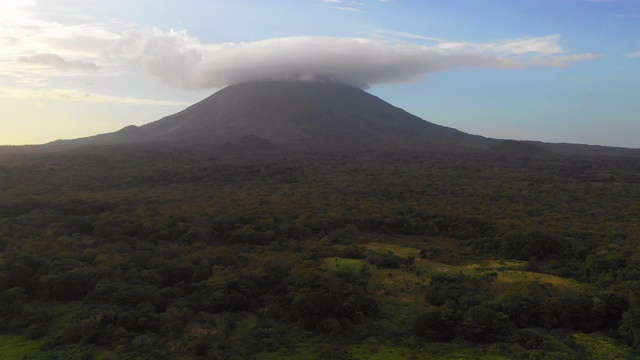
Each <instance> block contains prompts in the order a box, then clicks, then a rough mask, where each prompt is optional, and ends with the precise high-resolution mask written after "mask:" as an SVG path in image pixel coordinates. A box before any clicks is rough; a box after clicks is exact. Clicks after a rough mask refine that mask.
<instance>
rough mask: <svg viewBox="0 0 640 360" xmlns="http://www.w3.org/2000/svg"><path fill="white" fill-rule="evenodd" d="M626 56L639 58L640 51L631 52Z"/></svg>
mask: <svg viewBox="0 0 640 360" xmlns="http://www.w3.org/2000/svg"><path fill="white" fill-rule="evenodd" d="M625 57H626V58H627V59H638V58H640V51H635V52H632V53H629V54H627V55H625Z"/></svg>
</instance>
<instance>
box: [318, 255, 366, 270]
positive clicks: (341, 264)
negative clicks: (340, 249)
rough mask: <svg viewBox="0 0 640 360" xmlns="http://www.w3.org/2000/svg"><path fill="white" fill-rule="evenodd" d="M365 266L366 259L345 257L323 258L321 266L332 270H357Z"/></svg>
mask: <svg viewBox="0 0 640 360" xmlns="http://www.w3.org/2000/svg"><path fill="white" fill-rule="evenodd" d="M365 266H366V261H364V260H360V259H347V258H341V257H329V258H326V259H324V264H323V265H322V267H323V268H325V269H327V270H332V271H351V272H358V271H360V270H361V269H362V268H364V267H365Z"/></svg>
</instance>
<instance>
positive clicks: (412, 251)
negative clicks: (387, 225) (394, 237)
mask: <svg viewBox="0 0 640 360" xmlns="http://www.w3.org/2000/svg"><path fill="white" fill-rule="evenodd" d="M359 245H362V246H364V247H366V248H367V249H369V250H371V251H376V252H379V253H386V252H392V253H394V254H396V255H398V256H401V257H408V256H414V257H417V256H418V255H419V254H420V250H419V249H416V248H411V247H407V246H403V245H397V244H396V243H394V244H386V243H379V242H370V243H366V244H359Z"/></svg>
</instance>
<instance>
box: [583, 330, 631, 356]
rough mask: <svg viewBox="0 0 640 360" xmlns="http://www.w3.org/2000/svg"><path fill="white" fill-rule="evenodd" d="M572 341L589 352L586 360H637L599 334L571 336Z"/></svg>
mask: <svg viewBox="0 0 640 360" xmlns="http://www.w3.org/2000/svg"><path fill="white" fill-rule="evenodd" d="M573 339H574V340H575V341H576V342H577V343H578V344H580V345H582V346H584V347H585V348H586V349H587V350H588V351H589V356H588V357H587V359H588V360H625V359H629V360H630V359H637V358H638V357H637V356H636V355H634V354H633V351H632V350H631V349H630V348H628V347H626V346H623V345H619V344H616V343H615V341H613V339H611V338H608V337H606V336H603V335H600V334H580V333H576V334H573Z"/></svg>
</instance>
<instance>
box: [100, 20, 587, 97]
mask: <svg viewBox="0 0 640 360" xmlns="http://www.w3.org/2000/svg"><path fill="white" fill-rule="evenodd" d="M559 40H560V37H559V36H557V35H552V36H547V37H540V38H519V39H513V40H506V41H499V42H493V43H467V42H450V43H448V42H440V43H438V44H436V45H433V46H424V45H414V44H398V43H390V42H386V41H383V40H379V39H367V38H337V37H288V38H275V39H267V40H262V41H256V42H247V43H223V44H202V43H200V42H199V41H198V40H197V39H195V38H192V37H190V36H188V35H187V33H186V32H185V31H179V32H177V31H169V32H163V31H160V30H157V29H153V30H150V31H139V30H134V31H130V32H128V33H127V34H126V35H125V36H123V37H122V38H121V39H120V40H118V41H117V42H116V43H115V44H114V46H113V47H112V48H111V49H110V50H109V52H108V53H109V54H110V56H111V57H112V58H120V59H124V60H126V61H128V62H129V63H131V64H135V65H137V66H138V67H140V68H141V69H142V70H143V71H145V72H146V73H148V74H151V75H154V76H157V77H159V78H160V79H162V80H163V81H164V82H166V83H168V84H171V85H174V86H178V87H185V88H208V87H223V86H226V85H230V84H235V83H241V82H248V81H262V80H322V81H331V82H339V83H344V84H348V85H353V86H360V87H367V86H369V85H374V84H384V83H401V82H415V81H419V80H420V79H422V77H423V76H424V75H426V74H429V73H433V72H438V71H445V70H451V69H455V68H461V67H487V68H502V69H516V68H526V67H534V66H564V65H567V64H570V63H572V62H576V61H583V60H587V59H590V58H593V57H595V55H594V54H573V55H571V54H567V51H566V50H564V49H563V48H562V46H561V45H560V44H559Z"/></svg>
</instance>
